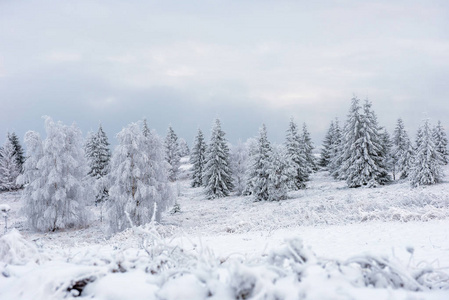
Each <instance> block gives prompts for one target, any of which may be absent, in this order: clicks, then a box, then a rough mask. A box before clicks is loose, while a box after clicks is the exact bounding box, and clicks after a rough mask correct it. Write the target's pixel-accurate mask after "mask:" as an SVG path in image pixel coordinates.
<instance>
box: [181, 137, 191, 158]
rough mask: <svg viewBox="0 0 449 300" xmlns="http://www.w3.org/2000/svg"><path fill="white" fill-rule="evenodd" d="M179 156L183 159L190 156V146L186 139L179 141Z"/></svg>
mask: <svg viewBox="0 0 449 300" xmlns="http://www.w3.org/2000/svg"><path fill="white" fill-rule="evenodd" d="M179 154H180V156H181V157H184V156H188V155H189V154H190V149H189V145H187V142H186V140H185V139H182V138H181V139H179Z"/></svg>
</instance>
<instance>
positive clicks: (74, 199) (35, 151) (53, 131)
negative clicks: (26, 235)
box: [18, 117, 91, 231]
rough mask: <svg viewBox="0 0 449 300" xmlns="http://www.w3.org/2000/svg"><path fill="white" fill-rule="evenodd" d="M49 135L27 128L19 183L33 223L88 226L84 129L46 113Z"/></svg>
mask: <svg viewBox="0 0 449 300" xmlns="http://www.w3.org/2000/svg"><path fill="white" fill-rule="evenodd" d="M45 130H46V133H47V137H46V139H45V140H44V141H42V142H41V140H40V137H39V134H37V133H35V132H32V131H31V132H27V134H26V135H25V143H26V145H27V160H26V161H25V164H24V170H23V175H21V176H19V178H18V183H20V184H26V186H25V189H24V192H23V194H22V199H23V200H24V202H25V212H26V215H27V218H28V221H29V222H30V225H31V226H32V227H33V228H34V229H36V230H40V231H55V230H57V229H62V228H68V227H80V226H85V225H86V224H87V222H88V220H89V215H90V213H89V212H88V211H87V209H86V205H87V203H88V202H89V198H90V195H91V189H90V186H89V184H88V181H86V180H85V177H86V174H87V172H88V167H87V163H86V159H85V156H84V150H83V146H82V145H83V141H82V134H81V131H80V130H79V129H78V128H77V127H76V126H75V125H71V126H67V125H64V124H62V123H61V122H57V123H55V122H53V120H52V119H51V118H50V117H45Z"/></svg>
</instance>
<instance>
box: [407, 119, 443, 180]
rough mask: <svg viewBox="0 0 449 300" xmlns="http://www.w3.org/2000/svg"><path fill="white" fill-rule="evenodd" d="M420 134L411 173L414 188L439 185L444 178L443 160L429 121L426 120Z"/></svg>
mask: <svg viewBox="0 0 449 300" xmlns="http://www.w3.org/2000/svg"><path fill="white" fill-rule="evenodd" d="M418 133H419V135H418V136H417V149H416V152H415V155H414V157H413V165H412V170H411V173H410V183H411V185H412V187H418V186H420V185H430V184H435V183H438V182H440V181H441V179H442V176H443V171H442V169H441V164H442V159H441V156H440V153H439V152H438V151H437V149H436V146H435V143H434V140H433V137H432V130H431V128H430V123H429V120H424V123H423V124H422V125H421V127H420V130H419V131H418Z"/></svg>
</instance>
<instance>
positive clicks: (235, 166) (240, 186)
mask: <svg viewBox="0 0 449 300" xmlns="http://www.w3.org/2000/svg"><path fill="white" fill-rule="evenodd" d="M248 158H249V154H248V149H247V147H246V145H245V144H244V143H242V142H241V141H239V142H238V144H237V145H235V146H233V147H232V148H231V170H232V179H233V183H234V191H235V192H236V194H237V195H239V196H240V195H242V194H243V193H244V191H245V188H246V180H247V179H246V173H247V171H248Z"/></svg>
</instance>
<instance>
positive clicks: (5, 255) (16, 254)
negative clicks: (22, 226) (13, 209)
mask: <svg viewBox="0 0 449 300" xmlns="http://www.w3.org/2000/svg"><path fill="white" fill-rule="evenodd" d="M36 255H37V248H36V246H35V245H34V244H33V243H30V242H29V241H27V240H26V239H24V238H23V237H22V235H21V234H20V233H19V231H17V230H16V229H13V230H11V231H10V232H8V233H7V234H5V235H3V236H1V237H0V262H3V263H5V264H12V265H24V264H26V263H28V262H29V261H33V260H35V259H36V258H37V256H36ZM0 276H1V275H0Z"/></svg>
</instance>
